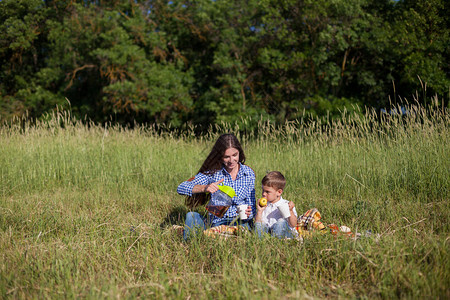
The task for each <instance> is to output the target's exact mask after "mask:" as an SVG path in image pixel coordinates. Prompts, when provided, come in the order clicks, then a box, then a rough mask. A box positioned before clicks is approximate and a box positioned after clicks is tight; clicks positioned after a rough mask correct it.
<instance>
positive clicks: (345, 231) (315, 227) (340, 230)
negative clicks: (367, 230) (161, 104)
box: [295, 208, 355, 237]
mask: <svg viewBox="0 0 450 300" xmlns="http://www.w3.org/2000/svg"><path fill="white" fill-rule="evenodd" d="M321 219H322V216H321V214H320V212H319V210H318V209H317V208H312V209H310V210H308V211H306V212H305V213H304V214H303V215H301V216H300V217H298V219H297V226H296V227H295V229H296V230H297V232H298V234H299V236H301V237H307V236H310V235H311V234H313V233H315V232H320V233H322V234H324V233H331V234H332V235H334V236H337V235H344V236H348V237H355V235H354V234H353V233H352V231H351V230H350V228H349V227H347V226H345V225H342V226H337V225H336V224H328V225H326V226H325V225H324V224H323V223H322V221H321Z"/></svg>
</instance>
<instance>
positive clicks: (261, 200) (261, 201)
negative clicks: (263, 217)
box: [259, 198, 267, 207]
mask: <svg viewBox="0 0 450 300" xmlns="http://www.w3.org/2000/svg"><path fill="white" fill-rule="evenodd" d="M266 205H267V199H266V198H261V199H259V206H261V207H262V206H266Z"/></svg>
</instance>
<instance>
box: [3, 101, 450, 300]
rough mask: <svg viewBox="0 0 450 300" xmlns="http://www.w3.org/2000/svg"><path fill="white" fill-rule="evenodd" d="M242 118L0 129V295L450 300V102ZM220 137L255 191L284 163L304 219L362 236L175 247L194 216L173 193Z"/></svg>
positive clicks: (58, 118)
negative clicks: (283, 119)
mask: <svg viewBox="0 0 450 300" xmlns="http://www.w3.org/2000/svg"><path fill="white" fill-rule="evenodd" d="M245 122H246V120H242V123H245ZM242 123H241V126H239V125H231V124H221V125H217V126H216V127H213V128H211V130H210V131H209V132H207V133H205V134H203V135H202V136H196V135H194V130H193V129H192V128H189V127H188V126H187V127H186V129H185V130H183V131H171V130H161V129H158V130H157V129H156V128H154V127H151V126H136V127H135V128H133V129H129V128H123V127H120V126H98V125H95V124H89V123H81V122H80V121H76V120H75V119H73V118H72V117H71V115H70V114H69V113H67V112H56V113H54V114H53V115H49V116H48V117H47V118H46V119H45V120H41V121H33V122H31V121H26V120H25V119H16V120H14V121H12V122H9V123H6V122H5V123H3V124H2V125H1V126H0V182H1V184H0V261H1V264H0V298H1V299H61V298H67V299H73V298H86V299H110V298H114V299H134V298H143V299H166V298H169V299H211V298H216V299H239V298H248V299H304V298H308V299H315V298H318V299H322V298H345V299H348V298H350V299H352V298H358V299H377V298H384V299H391V298H408V299H410V298H413V299H423V298H428V299H437V298H441V299H448V298H450V288H449V286H450V261H449V257H450V253H449V246H450V239H449V216H450V207H449V203H450V202H449V188H450V183H449V178H450V155H449V152H450V145H449V142H448V141H449V137H450V135H449V113H448V109H447V108H438V107H433V108H429V109H425V108H423V107H421V106H418V105H409V106H408V107H407V114H405V115H398V114H381V115H379V114H377V113H376V112H374V111H369V112H367V113H361V112H357V113H348V112H343V113H342V116H341V118H340V119H339V120H328V122H325V120H320V119H315V118H312V117H308V116H304V118H303V119H300V120H298V121H296V122H288V123H285V124H284V125H282V126H275V125H274V124H272V123H270V122H263V121H261V122H260V123H259V126H258V129H257V130H253V131H247V130H245V129H243V128H242ZM223 132H234V133H236V134H237V135H238V137H239V139H240V140H241V143H242V144H243V147H244V150H245V154H246V156H247V160H246V164H248V165H249V166H251V167H252V168H253V169H254V171H255V173H256V175H257V182H256V189H257V190H256V192H257V196H259V195H260V187H261V185H260V181H261V179H262V177H263V176H264V174H265V173H266V172H267V171H270V170H279V171H281V172H282V173H283V174H284V175H285V176H286V178H287V181H288V183H287V186H286V189H285V192H284V194H283V196H284V198H286V199H288V200H291V201H293V202H294V203H295V205H296V209H297V211H298V212H299V213H302V212H305V211H306V210H308V209H309V208H313V207H315V208H317V209H318V210H319V211H320V212H321V214H322V221H323V223H325V224H336V225H338V226H340V225H346V226H348V227H350V228H351V230H352V231H353V232H360V233H362V236H361V238H359V239H356V240H355V239H349V238H347V237H343V236H333V235H331V234H313V235H312V236H310V237H308V238H305V239H304V242H303V243H300V242H299V241H295V240H278V239H274V238H263V239H257V238H256V237H255V236H254V235H252V234H250V235H244V236H238V237H235V238H229V239H217V238H211V237H205V236H198V237H197V238H196V239H193V240H191V241H189V242H184V241H183V240H182V238H181V237H180V235H179V234H178V233H177V232H176V231H175V230H173V229H172V225H182V224H183V221H184V217H185V214H186V212H187V211H188V209H187V208H186V207H185V205H184V198H183V197H182V196H180V195H178V194H177V193H176V188H177V185H178V184H179V183H180V182H182V181H184V180H186V179H187V178H190V177H191V176H193V175H194V174H196V172H197V170H198V169H199V168H200V165H201V163H202V162H203V160H204V159H205V157H206V155H207V154H208V153H209V151H210V149H211V147H212V145H213V143H214V141H215V139H216V138H217V137H218V135H219V134H221V133H223ZM198 211H200V212H204V209H203V208H198Z"/></svg>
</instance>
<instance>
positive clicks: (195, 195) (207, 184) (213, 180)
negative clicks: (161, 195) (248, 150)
mask: <svg viewBox="0 0 450 300" xmlns="http://www.w3.org/2000/svg"><path fill="white" fill-rule="evenodd" d="M244 162H245V154H244V151H243V150H242V147H241V144H240V143H239V141H238V139H237V138H236V136H234V135H233V134H223V135H221V136H220V137H219V138H218V139H217V141H216V143H215V144H214V146H213V148H212V150H211V152H210V153H209V155H208V157H207V158H206V160H205V161H204V162H203V164H202V166H201V168H200V170H199V171H198V174H197V175H195V177H193V178H191V179H189V180H187V181H184V182H182V183H181V184H180V185H179V186H178V188H177V192H178V194H180V195H187V196H188V197H187V199H186V205H187V206H189V207H190V208H193V207H195V206H198V205H203V204H205V203H206V202H207V200H208V195H209V194H208V193H210V194H214V193H215V192H217V191H218V190H219V185H220V184H223V185H226V186H230V187H232V188H233V189H234V191H235V192H236V196H235V197H233V198H232V205H231V206H230V207H229V208H228V210H227V211H226V212H225V214H224V215H223V217H217V216H215V215H213V214H211V213H209V214H208V218H207V219H205V218H203V217H202V216H201V215H200V214H199V213H197V212H189V213H188V214H187V215H186V221H185V224H184V234H183V237H184V239H185V240H186V239H188V238H189V237H190V236H191V235H193V234H196V233H197V232H198V231H203V230H204V229H206V227H207V226H211V227H214V226H219V225H236V221H235V222H233V220H235V219H236V216H237V215H238V211H237V206H238V205H241V204H247V205H248V208H247V211H246V213H247V217H248V218H247V220H242V221H240V223H239V224H241V225H243V226H245V227H247V228H248V229H250V227H251V226H252V222H253V221H252V219H253V216H254V215H255V213H256V206H255V172H253V170H252V169H251V168H250V167H248V166H246V165H244Z"/></svg>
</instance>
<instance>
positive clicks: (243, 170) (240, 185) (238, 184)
mask: <svg viewBox="0 0 450 300" xmlns="http://www.w3.org/2000/svg"><path fill="white" fill-rule="evenodd" d="M239 166H240V167H239V172H238V174H237V176H236V180H233V179H231V175H230V174H229V173H228V172H227V170H225V168H222V169H221V170H219V171H217V172H216V173H214V174H210V175H206V174H203V173H198V174H197V175H195V178H194V179H193V180H192V181H184V182H182V183H181V184H180V185H179V186H178V188H177V192H178V194H180V195H187V196H192V189H193V188H194V186H195V185H207V184H211V183H213V182H217V181H219V180H220V179H223V185H227V186H231V187H232V188H233V189H234V191H235V192H236V196H235V197H233V199H232V201H233V204H232V205H231V206H230V208H229V209H228V210H227V212H226V213H225V215H224V216H223V218H234V217H236V216H237V206H238V205H241V204H248V205H250V207H251V208H252V214H251V215H250V216H249V218H250V219H251V218H253V217H254V216H255V214H256V206H255V172H254V171H253V170H252V168H250V167H249V166H246V165H243V164H241V163H240V164H239ZM211 196H212V197H214V194H213V195H211ZM210 218H211V219H210V220H211V223H212V224H214V223H216V222H219V221H220V220H222V219H223V218H218V217H216V216H214V215H212V214H210Z"/></svg>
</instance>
